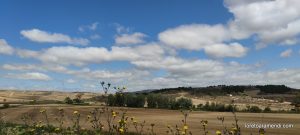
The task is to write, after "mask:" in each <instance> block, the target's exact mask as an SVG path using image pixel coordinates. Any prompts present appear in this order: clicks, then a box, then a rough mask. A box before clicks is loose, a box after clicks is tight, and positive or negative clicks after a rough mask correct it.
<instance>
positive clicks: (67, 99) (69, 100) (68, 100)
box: [64, 97, 73, 104]
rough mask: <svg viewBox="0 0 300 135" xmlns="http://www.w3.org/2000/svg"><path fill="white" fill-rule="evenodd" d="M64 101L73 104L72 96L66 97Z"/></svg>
mask: <svg viewBox="0 0 300 135" xmlns="http://www.w3.org/2000/svg"><path fill="white" fill-rule="evenodd" d="M64 102H65V103H66V104H73V100H72V99H71V98H70V97H66V98H65V100H64Z"/></svg>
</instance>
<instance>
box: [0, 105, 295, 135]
mask: <svg viewBox="0 0 300 135" xmlns="http://www.w3.org/2000/svg"><path fill="white" fill-rule="evenodd" d="M58 108H63V109H64V110H65V111H66V114H67V115H66V124H71V123H72V121H71V116H72V115H71V114H72V113H73V111H74V110H78V111H79V112H80V113H81V114H82V115H81V116H82V120H81V123H82V125H83V127H86V128H89V126H90V125H89V124H88V123H87V122H86V120H84V119H85V117H86V115H88V113H89V111H91V110H92V109H93V108H94V107H92V106H67V105H39V106H20V107H16V108H9V109H4V110H0V111H1V112H2V113H6V116H5V120H7V121H10V122H17V123H21V122H22V121H21V114H22V113H27V112H30V113H31V114H32V115H33V119H34V120H36V121H39V120H42V117H41V114H39V110H41V109H46V110H47V112H48V114H49V117H50V121H52V122H54V123H55V119H54V117H55V116H57V115H56V114H57V110H58ZM115 110H116V111H118V110H119V108H115ZM128 116H129V117H131V116H134V117H135V118H137V119H138V120H139V121H143V120H146V122H147V127H146V128H145V129H147V128H149V125H150V123H155V131H156V132H157V133H158V134H166V130H167V127H166V126H167V125H172V126H173V127H175V125H176V124H178V125H181V119H182V115H181V113H180V112H179V111H174V110H160V109H135V108H129V109H128ZM217 116H224V117H225V124H226V125H227V127H229V128H230V127H231V123H233V117H232V114H231V113H222V112H192V113H191V114H190V116H189V118H188V125H189V128H190V129H191V131H192V132H193V134H194V135H201V134H202V133H201V132H202V129H201V125H200V121H201V120H208V130H209V134H211V135H214V134H215V131H216V130H217V129H221V124H220V122H219V121H218V120H217ZM237 116H238V119H239V124H240V126H241V127H242V131H243V134H250V133H251V132H252V133H253V134H257V131H258V129H246V128H244V124H245V123H250V122H258V123H281V124H285V123H289V124H293V125H294V127H293V128H289V129H284V128H281V129H266V131H267V133H266V134H268V135H297V134H298V132H299V130H300V115H299V114H259V113H238V114H237Z"/></svg>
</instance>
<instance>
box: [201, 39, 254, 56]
mask: <svg viewBox="0 0 300 135" xmlns="http://www.w3.org/2000/svg"><path fill="white" fill-rule="evenodd" d="M204 50H205V53H206V54H208V55H209V56H212V57H215V58H223V57H243V56H245V55H246V53H247V50H248V49H247V48H246V47H243V46H242V45H241V44H239V43H231V44H229V45H226V44H214V45H210V46H206V47H205V48H204Z"/></svg>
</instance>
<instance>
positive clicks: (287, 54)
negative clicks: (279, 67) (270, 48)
mask: <svg viewBox="0 0 300 135" xmlns="http://www.w3.org/2000/svg"><path fill="white" fill-rule="evenodd" d="M292 53H293V50H292V49H287V50H285V51H283V52H281V53H280V57H282V58H286V57H290V56H291V55H292Z"/></svg>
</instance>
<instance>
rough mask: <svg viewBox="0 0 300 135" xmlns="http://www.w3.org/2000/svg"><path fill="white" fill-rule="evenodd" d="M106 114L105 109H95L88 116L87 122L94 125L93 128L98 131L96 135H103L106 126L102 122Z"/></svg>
mask: <svg viewBox="0 0 300 135" xmlns="http://www.w3.org/2000/svg"><path fill="white" fill-rule="evenodd" d="M103 113H104V108H101V109H100V108H94V110H92V111H91V112H90V115H87V120H88V121H89V122H90V123H91V124H92V128H93V129H94V130H95V131H96V133H101V132H102V130H103V128H104V125H103V123H102V121H101V116H102V115H103Z"/></svg>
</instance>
